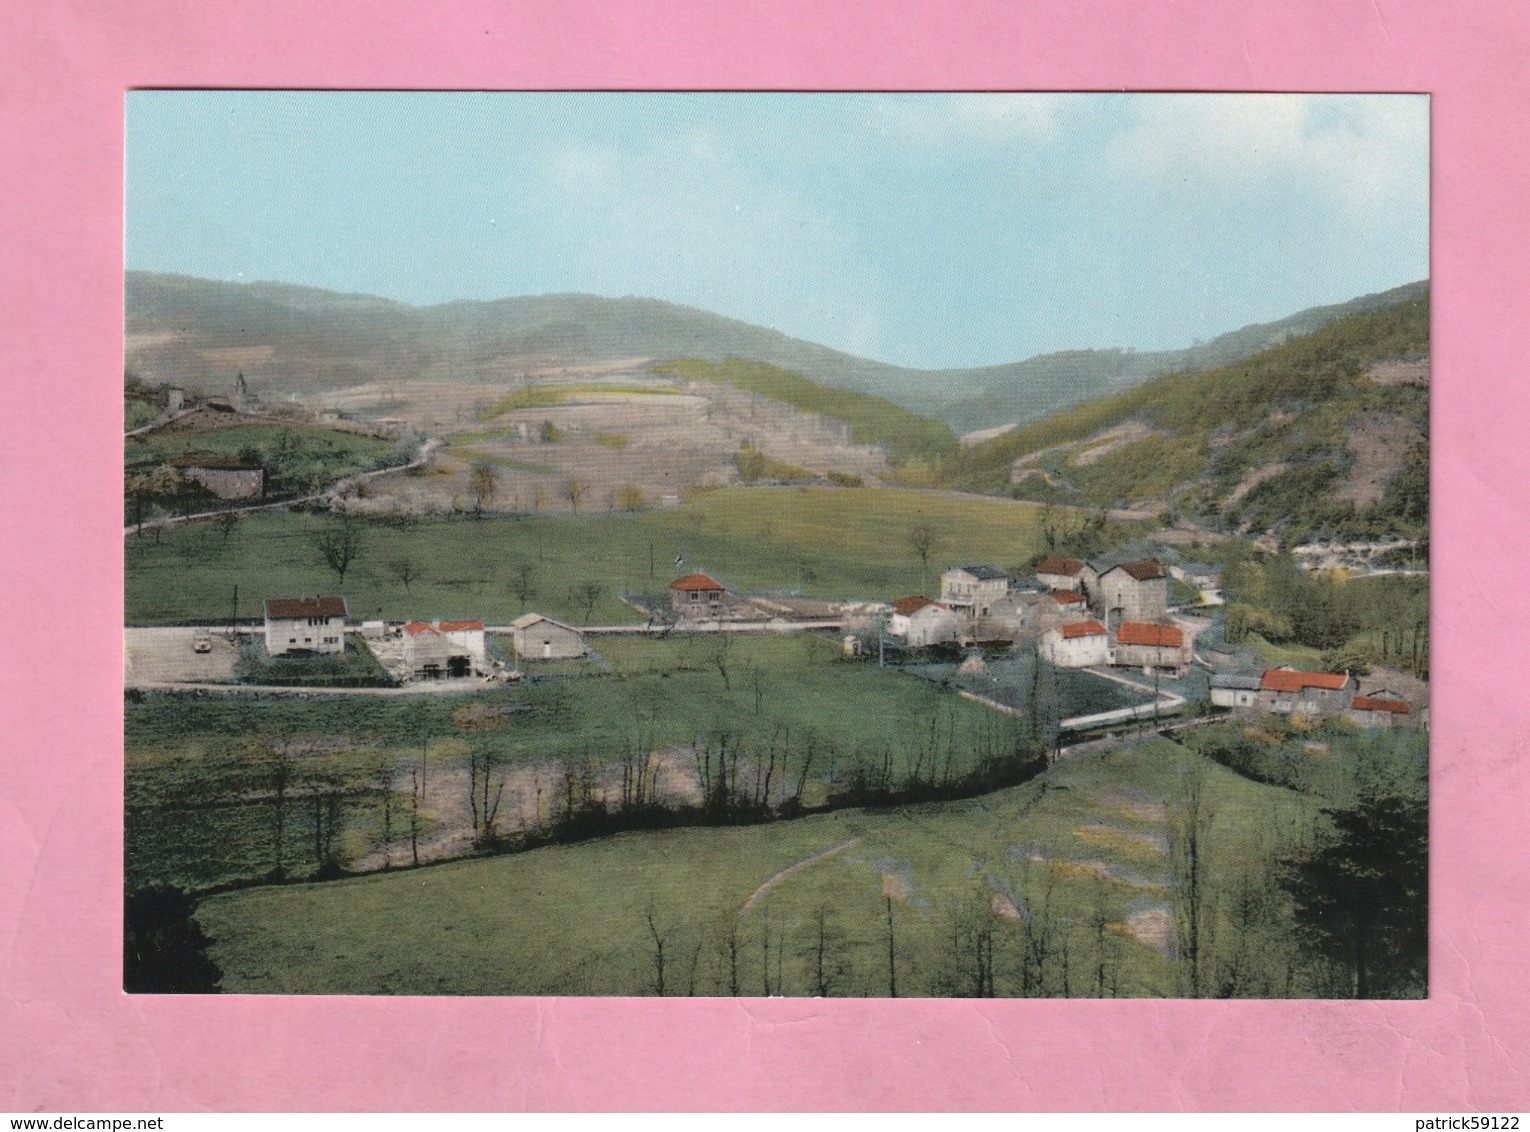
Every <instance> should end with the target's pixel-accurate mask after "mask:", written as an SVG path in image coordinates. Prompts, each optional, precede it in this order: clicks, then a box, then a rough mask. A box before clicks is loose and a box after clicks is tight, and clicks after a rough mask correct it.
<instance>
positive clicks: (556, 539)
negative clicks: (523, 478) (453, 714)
mask: <svg viewBox="0 0 1530 1132" xmlns="http://www.w3.org/2000/svg"><path fill="white" fill-rule="evenodd" d="M327 522H329V520H327V519H326V518H324V517H322V516H313V515H296V514H286V513H273V514H261V515H251V516H248V517H247V518H245V519H244V520H243V521H242V522H240V523H239V524H238V526H237V528H236V529H235V530H234V531H233V532H232V533H230V534H228V535H227V536H225V534H224V532H222V531H220V530H219V529H218V528H217V527H216V526H215V525H214V524H213V523H211V522H206V523H196V524H190V525H187V526H184V527H177V528H172V529H170V530H167V531H165V532H164V533H163V536H162V538H161V539H160V540H159V541H158V542H156V541H155V540H154V539H150V538H141V539H140V538H129V539H128V540H127V547H126V555H127V620H128V623H129V624H133V625H150V624H161V623H175V622H188V621H209V620H220V619H226V618H227V617H228V616H229V611H230V603H231V599H232V595H233V590H234V587H235V586H236V585H237V586H238V587H239V593H240V595H241V605H242V609H241V613H242V615H243V616H246V617H251V616H255V615H257V614H258V612H259V602H260V600H261V599H262V598H264V597H270V596H279V595H297V594H320V593H336V592H343V593H344V594H345V595H346V596H347V597H348V598H349V599H350V603H351V611H352V615H353V616H355V617H358V618H361V617H367V618H377V617H387V618H396V619H403V618H414V617H422V618H429V617H480V618H483V619H484V620H486V621H488V622H489V623H491V624H507V623H508V622H509V621H510V620H512V619H513V618H515V617H517V616H519V615H520V614H521V613H523V612H526V611H527V610H528V609H535V610H537V611H539V612H542V613H546V614H548V615H549V616H552V617H556V618H559V619H560V620H565V621H570V622H572V623H575V624H591V623H594V624H601V623H625V622H636V621H639V620H641V616H640V615H639V614H638V613H637V612H636V611H634V610H632V609H630V608H629V607H627V606H625V605H623V604H622V603H621V602H620V601H619V600H618V596H619V595H620V594H621V593H623V592H629V593H661V592H663V591H664V590H665V587H666V586H667V585H668V583H669V582H670V580H671V579H673V578H674V577H676V576H677V573H680V572H689V571H691V570H698V569H699V570H705V571H708V572H710V573H713V574H715V575H717V576H718V577H720V578H721V579H722V580H723V581H725V582H727V583H729V584H730V585H733V586H736V587H738V588H739V589H741V590H745V591H765V590H798V591H801V592H802V593H803V594H805V595H806V596H809V597H823V598H867V599H872V598H880V599H891V598H896V597H900V596H903V595H905V594H912V593H919V592H928V591H930V590H931V589H932V588H933V587H935V586H938V584H939V572H940V570H941V569H942V568H943V567H944V565H945V564H947V563H957V562H974V561H976V562H993V563H995V564H997V565H1000V566H1006V567H1008V566H1015V565H1018V564H1019V563H1022V562H1023V561H1025V560H1026V559H1027V558H1028V557H1029V556H1030V555H1032V554H1034V553H1035V552H1036V551H1037V550H1038V549H1039V548H1040V546H1041V536H1040V531H1039V523H1038V518H1037V510H1036V509H1035V508H1033V507H1030V506H1027V505H1023V504H1015V503H1011V502H1007V501H1003V500H988V499H977V498H942V497H936V496H931V495H927V494H923V493H919V492H910V491H895V490H887V489H869V488H867V489H862V488H822V489H818V488H764V489H758V488H734V489H727V490H721V491H716V492H711V493H707V494H704V495H700V496H698V497H696V498H694V499H691V500H689V501H687V502H686V503H684V504H682V505H681V506H679V507H676V508H671V509H666V510H660V511H651V512H645V513H641V514H608V515H599V516H585V517H578V518H575V517H547V518H525V519H511V518H486V519H481V520H471V519H461V520H445V519H439V520H431V521H422V522H419V523H417V524H414V525H413V526H410V527H408V528H406V529H395V528H393V527H390V526H388V525H385V524H383V523H380V522H379V523H374V524H369V525H368V526H367V528H366V530H365V532H364V540H363V545H362V548H361V552H360V553H359V554H358V555H357V557H356V559H355V562H354V564H353V565H352V566H351V568H350V570H349V571H348V572H347V574H346V577H345V583H344V585H343V586H342V585H341V584H340V581H339V578H338V577H337V576H336V574H335V573H334V572H333V571H331V570H330V569H329V568H327V567H326V566H325V565H324V564H323V560H322V558H321V557H320V555H319V553H318V551H317V549H316V547H315V540H316V538H317V537H318V536H319V534H320V533H321V532H322V531H323V529H324V527H325V525H326V523H327ZM920 524H928V525H929V526H930V527H932V528H933V529H934V531H935V533H936V545H935V550H934V553H933V555H932V557H931V562H930V568H929V570H928V571H925V570H924V569H923V568H922V567H921V564H920V561H919V558H918V556H917V555H916V554H915V552H914V551H913V549H912V548H911V547H910V545H909V531H910V529H911V528H913V527H915V526H917V525H920ZM677 557H679V558H683V559H684V566H683V567H682V568H677V567H676V565H675V559H676V558H677ZM404 561H409V562H411V563H413V564H414V565H415V566H416V567H417V569H418V573H419V577H418V578H417V579H414V578H411V581H410V584H409V586H408V587H406V586H405V585H404V584H403V582H402V581H401V580H400V573H399V563H401V562H404ZM523 565H524V566H529V567H530V568H531V581H532V593H531V594H530V596H529V597H528V599H527V600H526V602H525V603H524V604H523V603H522V602H521V601H520V600H519V599H518V598H517V597H516V596H515V595H514V593H513V592H512V589H511V582H512V577H513V576H514V575H516V574H517V572H518V571H519V569H520V567H521V566H523ZM586 582H594V583H596V584H597V585H598V586H599V587H600V588H601V591H602V592H601V594H600V596H599V599H598V600H597V601H596V602H595V604H594V606H593V607H592V608H590V609H588V610H587V609H586V608H585V604H584V602H583V601H582V600H581V599H580V598H579V597H578V596H577V595H575V594H574V592H573V591H574V590H575V589H576V588H579V587H582V585H583V584H584V583H586Z"/></svg>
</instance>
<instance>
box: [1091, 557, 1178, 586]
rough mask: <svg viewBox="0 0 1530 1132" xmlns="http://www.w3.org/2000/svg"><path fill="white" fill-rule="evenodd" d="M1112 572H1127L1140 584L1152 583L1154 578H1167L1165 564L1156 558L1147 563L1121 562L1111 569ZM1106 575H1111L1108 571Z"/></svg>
mask: <svg viewBox="0 0 1530 1132" xmlns="http://www.w3.org/2000/svg"><path fill="white" fill-rule="evenodd" d="M1110 569H1111V570H1125V571H1126V572H1127V573H1128V574H1130V575H1131V576H1132V577H1134V578H1136V579H1137V581H1139V582H1147V581H1151V580H1152V579H1154V578H1167V577H1168V574H1167V573H1165V572H1164V568H1163V563H1162V562H1159V561H1158V560H1157V559H1156V558H1149V559H1148V560H1147V561H1146V562H1121V563H1118V564H1117V565H1115V566H1112V567H1111V568H1110ZM1105 573H1107V574H1108V573H1110V570H1106V571H1105Z"/></svg>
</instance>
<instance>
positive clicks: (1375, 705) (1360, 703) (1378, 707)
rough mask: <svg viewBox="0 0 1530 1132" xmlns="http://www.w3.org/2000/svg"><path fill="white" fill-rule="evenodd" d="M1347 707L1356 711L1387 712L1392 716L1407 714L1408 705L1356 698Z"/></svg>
mask: <svg viewBox="0 0 1530 1132" xmlns="http://www.w3.org/2000/svg"><path fill="white" fill-rule="evenodd" d="M1349 706H1350V707H1352V708H1354V709H1355V710H1356V711H1389V712H1391V713H1392V714H1393V715H1407V714H1408V705H1407V704H1405V703H1403V702H1402V701H1401V700H1378V699H1376V698H1375V697H1373V696H1356V697H1355V698H1354V701H1353V702H1352V703H1351V704H1350V705H1349Z"/></svg>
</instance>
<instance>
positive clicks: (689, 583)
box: [669, 574, 729, 621]
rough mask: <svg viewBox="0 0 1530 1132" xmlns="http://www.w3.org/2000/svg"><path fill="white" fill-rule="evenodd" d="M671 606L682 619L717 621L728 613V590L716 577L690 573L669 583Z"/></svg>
mask: <svg viewBox="0 0 1530 1132" xmlns="http://www.w3.org/2000/svg"><path fill="white" fill-rule="evenodd" d="M669 606H670V608H671V609H672V610H673V611H674V614H675V616H676V617H677V618H680V619H681V620H685V621H715V620H717V619H718V618H720V617H726V616H727V615H728V612H729V601H728V591H727V589H726V588H725V587H724V586H723V584H722V583H721V582H719V581H717V580H716V579H715V578H709V577H707V576H706V575H705V574H688V575H686V576H685V577H684V578H681V579H679V580H678V581H674V582H671V583H670V584H669Z"/></svg>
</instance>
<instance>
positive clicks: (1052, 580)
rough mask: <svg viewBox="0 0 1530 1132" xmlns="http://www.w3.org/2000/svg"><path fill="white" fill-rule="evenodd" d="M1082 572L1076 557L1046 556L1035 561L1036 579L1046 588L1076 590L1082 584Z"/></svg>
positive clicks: (1080, 563) (1082, 569) (1080, 564)
mask: <svg viewBox="0 0 1530 1132" xmlns="http://www.w3.org/2000/svg"><path fill="white" fill-rule="evenodd" d="M1083 572H1084V564H1083V563H1082V562H1080V561H1079V560H1078V559H1077V558H1052V557H1047V558H1043V559H1042V560H1041V561H1040V562H1038V563H1036V581H1037V582H1038V583H1039V584H1040V585H1041V586H1042V588H1043V589H1048V590H1077V589H1078V588H1079V587H1080V586H1082V585H1083V577H1082V575H1083Z"/></svg>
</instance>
